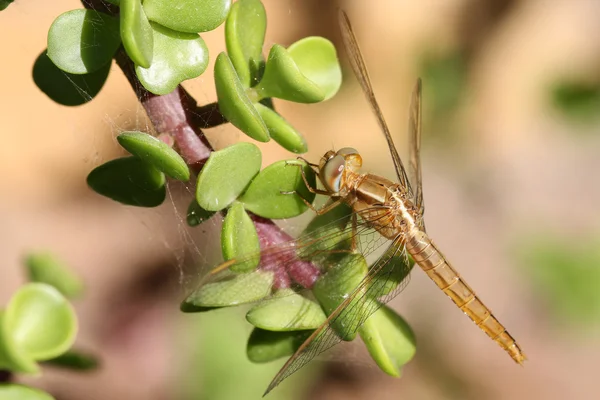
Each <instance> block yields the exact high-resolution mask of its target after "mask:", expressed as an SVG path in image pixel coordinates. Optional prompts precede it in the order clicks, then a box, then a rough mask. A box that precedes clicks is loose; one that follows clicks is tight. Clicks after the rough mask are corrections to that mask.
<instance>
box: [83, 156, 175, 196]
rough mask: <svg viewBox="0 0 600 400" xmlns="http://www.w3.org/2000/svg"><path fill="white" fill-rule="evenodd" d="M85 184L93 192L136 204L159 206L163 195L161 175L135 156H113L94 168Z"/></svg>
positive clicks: (164, 192)
mask: <svg viewBox="0 0 600 400" xmlns="http://www.w3.org/2000/svg"><path fill="white" fill-rule="evenodd" d="M87 184H88V185H89V186H90V187H91V188H92V189H93V190H94V191H95V192H96V193H99V194H101V195H103V196H106V197H108V198H111V199H113V200H115V201H118V202H120V203H123V204H128V205H132V206H138V207H156V206H159V205H161V204H162V203H163V201H164V200H165V197H166V194H167V192H166V188H165V175H164V174H163V173H162V172H160V171H159V170H158V169H156V168H155V167H153V166H152V165H150V164H148V163H147V162H145V161H143V160H140V159H139V158H137V157H124V158H117V159H115V160H112V161H109V162H107V163H105V164H102V165H100V166H98V167H96V168H94V170H92V172H90V174H89V175H88V177H87Z"/></svg>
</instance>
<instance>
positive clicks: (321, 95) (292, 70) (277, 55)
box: [251, 44, 328, 103]
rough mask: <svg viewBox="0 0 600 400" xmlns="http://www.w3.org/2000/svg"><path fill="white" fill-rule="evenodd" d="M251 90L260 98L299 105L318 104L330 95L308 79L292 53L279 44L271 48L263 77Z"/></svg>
mask: <svg viewBox="0 0 600 400" xmlns="http://www.w3.org/2000/svg"><path fill="white" fill-rule="evenodd" d="M251 90H253V91H255V92H256V94H257V96H258V97H259V98H265V97H277V98H279V99H283V100H290V101H295V102H297V103H318V102H319V101H323V100H325V98H326V96H327V94H328V93H326V92H325V90H324V89H323V88H321V87H319V85H317V83H315V82H313V81H311V80H310V79H309V78H308V77H306V76H305V75H304V74H303V73H302V71H300V69H299V68H298V65H297V64H296V62H295V61H294V59H293V58H292V56H291V55H290V53H289V52H288V51H287V50H286V49H285V48H283V46H280V45H278V44H276V45H273V47H271V51H270V52H269V58H268V59H267V63H266V65H265V72H264V74H263V77H262V79H261V81H260V82H259V83H258V84H257V85H256V86H254V87H253V88H252V89H251Z"/></svg>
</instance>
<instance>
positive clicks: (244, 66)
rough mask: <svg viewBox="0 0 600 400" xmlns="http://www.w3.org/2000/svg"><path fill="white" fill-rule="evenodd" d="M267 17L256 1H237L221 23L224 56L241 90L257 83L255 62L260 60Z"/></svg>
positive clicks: (258, 1) (258, 0) (263, 8)
mask: <svg viewBox="0 0 600 400" xmlns="http://www.w3.org/2000/svg"><path fill="white" fill-rule="evenodd" d="M266 30H267V15H266V12H265V7H264V6H263V4H262V2H261V1H260V0H240V1H236V2H235V3H234V4H233V6H232V7H231V11H230V12H229V16H228V17H227V20H226V21H225V43H226V44H227V54H228V55H229V57H230V58H231V62H232V63H233V66H234V67H235V70H236V72H237V74H238V76H239V78H240V81H241V82H242V84H243V85H244V87H250V86H252V85H254V84H255V83H256V82H257V79H258V76H257V72H258V71H257V70H256V68H255V65H256V62H257V61H260V60H262V48H263V43H264V41H265V32H266Z"/></svg>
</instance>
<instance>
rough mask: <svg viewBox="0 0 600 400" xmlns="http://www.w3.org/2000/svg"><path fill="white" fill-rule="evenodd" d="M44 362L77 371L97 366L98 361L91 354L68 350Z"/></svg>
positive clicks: (88, 369)
mask: <svg viewBox="0 0 600 400" xmlns="http://www.w3.org/2000/svg"><path fill="white" fill-rule="evenodd" d="M45 364H49V365H53V366H55V367H62V368H68V369H71V370H77V371H90V370H94V369H96V368H98V365H99V364H100V363H99V362H98V359H97V358H96V357H94V356H92V355H89V354H85V353H81V352H78V351H71V350H69V351H67V352H65V353H63V354H61V355H60V356H58V357H55V358H52V359H50V360H48V361H46V362H45Z"/></svg>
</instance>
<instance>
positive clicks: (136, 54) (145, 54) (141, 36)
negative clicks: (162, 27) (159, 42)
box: [119, 0, 154, 68]
mask: <svg viewBox="0 0 600 400" xmlns="http://www.w3.org/2000/svg"><path fill="white" fill-rule="evenodd" d="M119 14H120V16H121V40H123V47H125V51H126V52H127V54H128V55H129V57H130V58H131V59H132V60H133V62H134V63H136V64H137V65H140V66H142V67H144V68H150V63H151V62H152V51H153V47H154V38H153V33H152V27H151V26H150V22H149V21H148V18H146V14H144V10H143V8H142V1H141V0H123V1H122V2H121V11H120V13H119Z"/></svg>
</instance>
